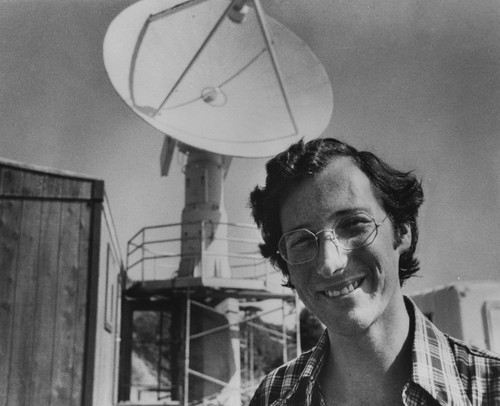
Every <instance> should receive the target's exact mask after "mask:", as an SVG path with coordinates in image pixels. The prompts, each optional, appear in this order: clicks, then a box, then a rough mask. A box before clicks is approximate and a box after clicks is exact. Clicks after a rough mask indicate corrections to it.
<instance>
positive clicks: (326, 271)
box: [316, 234, 347, 278]
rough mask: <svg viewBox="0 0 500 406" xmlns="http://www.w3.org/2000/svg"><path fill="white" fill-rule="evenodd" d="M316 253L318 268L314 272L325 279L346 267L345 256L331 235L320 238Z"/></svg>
mask: <svg viewBox="0 0 500 406" xmlns="http://www.w3.org/2000/svg"><path fill="white" fill-rule="evenodd" d="M318 243H319V251H318V258H317V260H318V267H317V269H316V272H317V273H318V274H319V275H321V276H323V277H325V278H327V277H330V276H332V275H333V274H334V273H335V272H338V271H340V270H342V269H344V268H345V266H346V265H347V254H346V252H345V250H343V249H342V248H340V247H339V246H338V245H337V244H336V242H335V240H334V238H333V236H332V235H331V234H325V235H324V238H320V239H319V241H318Z"/></svg>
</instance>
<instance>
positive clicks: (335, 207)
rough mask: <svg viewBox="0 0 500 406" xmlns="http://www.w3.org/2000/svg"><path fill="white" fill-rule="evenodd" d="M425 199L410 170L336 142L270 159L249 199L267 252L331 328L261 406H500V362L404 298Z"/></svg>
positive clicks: (273, 383)
mask: <svg viewBox="0 0 500 406" xmlns="http://www.w3.org/2000/svg"><path fill="white" fill-rule="evenodd" d="M422 202H423V192H422V187H421V185H420V182H419V181H418V180H417V179H416V178H415V176H414V175H413V174H412V173H411V172H401V171H398V170H396V169H394V168H392V167H391V166H389V165H387V164H386V163H384V162H383V161H381V160H380V159H379V158H377V157H376V156H375V155H374V154H372V153H370V152H365V151H357V150H356V149H355V148H353V147H351V146H349V145H347V144H345V143H342V142H340V141H338V140H335V139H331V138H324V139H316V140H313V141H310V142H308V143H307V144H304V143H303V142H302V141H300V142H298V143H297V144H294V145H292V146H291V147H290V148H289V149H288V150H287V151H285V152H283V153H281V154H279V155H277V156H276V157H275V158H273V159H272V160H270V161H269V162H268V164H267V179H266V185H265V187H263V188H260V187H256V188H255V190H254V191H253V192H252V194H251V196H250V203H251V207H252V214H253V217H254V219H255V221H256V223H257V225H258V226H259V227H260V229H261V231H262V235H263V239H264V243H263V244H262V245H261V247H260V248H261V252H262V254H263V256H264V257H266V258H269V260H270V261H271V263H272V264H273V265H274V266H275V267H277V268H278V269H280V270H281V271H282V273H283V275H284V276H285V278H286V285H287V286H289V287H290V288H292V289H296V291H297V293H298V295H299V297H300V298H301V300H302V301H303V302H304V304H305V305H306V307H307V308H308V309H309V310H311V311H312V312H313V313H314V314H315V315H316V317H318V319H319V320H320V321H321V322H322V323H323V324H324V325H325V326H326V330H325V332H324V334H323V336H322V337H321V338H320V340H319V342H318V344H317V346H316V347H315V348H313V349H312V350H310V351H308V352H306V353H304V354H302V355H301V356H300V357H298V358H297V359H295V360H293V361H291V362H289V363H287V364H285V365H283V366H281V367H279V368H278V369H276V370H275V371H273V372H271V373H270V374H269V375H268V376H266V377H265V378H264V380H263V381H262V383H261V385H260V386H259V388H258V389H257V391H256V393H255V395H254V397H253V399H252V401H251V403H250V404H251V406H258V405H259V406H264V405H265V406H269V405H273V406H278V405H301V406H302V405H319V406H322V405H402V404H404V405H500V357H499V356H498V355H495V354H492V353H489V352H486V351H482V350H478V349H476V348H471V347H469V346H467V345H465V344H464V343H462V342H460V341H458V340H456V339H453V338H451V337H448V336H446V335H445V334H443V333H442V332H440V331H439V330H438V329H437V328H436V327H435V326H434V325H433V324H432V323H431V322H430V321H429V320H427V319H426V318H425V317H424V316H423V315H422V313H421V312H420V311H419V310H418V309H417V308H416V307H415V305H414V304H413V303H412V302H411V300H409V299H408V298H406V297H404V296H403V293H402V290H401V286H402V285H403V282H404V280H405V279H407V278H409V277H411V276H412V275H413V274H415V273H416V272H417V271H418V270H419V263H418V260H417V259H416V258H415V256H414V253H415V248H416V244H417V240H418V227H417V222H416V219H417V215H418V210H419V207H420V205H421V204H422Z"/></svg>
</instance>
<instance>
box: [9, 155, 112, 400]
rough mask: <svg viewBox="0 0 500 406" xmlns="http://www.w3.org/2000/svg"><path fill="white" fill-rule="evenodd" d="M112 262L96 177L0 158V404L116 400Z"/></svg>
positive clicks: (106, 217) (105, 212)
mask: <svg viewBox="0 0 500 406" xmlns="http://www.w3.org/2000/svg"><path fill="white" fill-rule="evenodd" d="M121 271H122V260H121V256H120V251H119V248H118V244H117V239H116V236H115V232H114V228H113V226H112V220H111V216H110V212H109V206H108V204H107V202H106V199H105V193H104V182H103V181H102V180H98V179H93V178H89V177H85V176H80V175H75V174H71V173H66V172H61V171H55V170H48V169H45V168H39V167H33V166H30V165H25V164H20V163H16V162H12V161H7V160H0V279H1V283H0V326H1V327H0V370H1V371H2V373H1V374H0V406H11V405H16V406H25V405H26V406H28V405H29V406H31V405H33V406H40V405H51V406H55V405H61V406H62V405H64V406H68V405H74V406H80V405H81V406H90V405H99V406H107V405H112V404H114V403H115V402H116V393H117V391H116V382H117V365H118V360H117V356H118V351H117V343H118V337H119V320H120V315H119V311H120V306H119V300H120V298H119V296H120V291H121V289H120V288H119V284H120V275H121Z"/></svg>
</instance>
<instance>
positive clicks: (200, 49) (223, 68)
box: [104, 0, 333, 157]
mask: <svg viewBox="0 0 500 406" xmlns="http://www.w3.org/2000/svg"><path fill="white" fill-rule="evenodd" d="M104 64H105V66H106V70H107V72H108V74H109V77H110V79H111V82H112V84H113V86H114V87H115V88H116V90H117V92H118V93H119V95H120V96H121V98H122V99H123V100H124V101H125V102H126V103H127V104H128V105H129V106H130V107H131V108H132V110H133V111H134V112H135V113H137V114H138V115H139V116H140V117H142V118H143V119H144V120H145V121H147V122H148V123H149V124H151V125H152V126H154V127H155V128H157V129H158V130H160V131H161V132H162V133H164V134H167V135H169V136H171V137H173V138H175V139H176V140H178V141H181V142H182V143H184V144H187V145H190V146H193V147H196V148H199V149H203V150H207V151H210V152H214V153H218V154H223V155H231V156H240V157H267V156H271V155H274V154H276V153H278V152H280V151H282V150H283V149H285V148H286V147H288V146H289V145H290V144H291V143H292V142H295V141H297V140H298V139H299V138H301V137H304V138H306V139H310V138H315V137H317V136H319V135H321V133H322V132H323V131H324V129H325V128H326V126H327V125H328V124H329V122H330V118H331V114H332V110H333V96H332V91H331V85H330V82H329V80H328V76H327V74H326V72H325V70H324V68H323V66H322V65H321V63H320V62H319V60H318V59H317V58H316V56H315V55H314V54H313V52H312V51H311V50H310V48H309V47H308V46H307V45H306V44H305V43H304V42H303V41H302V40H301V39H300V38H299V37H297V36H296V35H295V34H293V33H292V32H291V31H290V30H288V29H287V28H285V27H284V26H283V25H282V24H280V23H278V22H277V21H275V20H273V19H272V18H270V17H267V16H264V12H263V10H262V8H261V5H260V3H259V0H249V1H244V0H233V1H228V0H188V1H182V0H143V1H140V2H138V3H135V4H133V5H132V6H130V7H128V8H127V9H125V10H124V11H122V12H121V13H120V14H119V15H118V16H117V17H116V18H115V19H114V20H113V22H112V23H111V25H110V26H109V28H108V31H107V33H106V37H105V40H104Z"/></svg>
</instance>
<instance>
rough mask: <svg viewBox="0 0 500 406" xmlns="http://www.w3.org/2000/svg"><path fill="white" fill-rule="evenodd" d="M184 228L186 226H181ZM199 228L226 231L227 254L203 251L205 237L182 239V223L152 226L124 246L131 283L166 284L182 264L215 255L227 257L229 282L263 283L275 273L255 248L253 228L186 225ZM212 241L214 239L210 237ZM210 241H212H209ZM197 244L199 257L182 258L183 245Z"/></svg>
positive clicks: (256, 236) (256, 237) (257, 239)
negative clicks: (225, 229) (258, 280)
mask: <svg viewBox="0 0 500 406" xmlns="http://www.w3.org/2000/svg"><path fill="white" fill-rule="evenodd" d="M184 225H186V224H184ZM189 225H199V227H200V230H205V229H207V228H208V227H211V228H214V227H218V226H223V227H226V228H227V230H228V232H227V238H225V237H224V239H220V238H219V241H224V242H225V243H226V244H227V247H228V250H227V252H217V253H214V252H210V251H207V250H206V249H205V245H206V237H205V236H203V235H201V234H203V233H200V235H199V236H196V237H184V238H183V237H182V226H183V224H182V223H173V224H163V225H155V226H150V227H144V228H142V229H141V230H139V231H138V232H137V233H136V234H135V235H134V236H133V237H132V238H131V239H130V240H129V241H128V243H127V258H126V260H127V261H126V269H127V277H128V280H129V281H130V282H132V283H133V282H144V281H153V280H166V279H173V278H175V277H177V276H178V275H177V272H178V270H179V264H180V262H181V260H185V259H193V260H195V261H200V263H203V262H204V261H203V260H204V258H205V259H206V258H207V257H209V256H213V255H217V256H219V257H220V256H224V257H227V260H228V262H229V267H230V270H231V275H230V276H229V277H230V278H231V279H264V280H268V278H269V277H270V275H272V276H273V278H274V279H276V276H277V272H275V271H274V270H273V269H272V267H271V266H270V265H269V263H268V261H267V260H265V259H264V258H262V256H261V254H260V252H259V248H258V244H259V243H260V242H261V238H260V234H259V231H258V229H257V228H256V227H255V226H254V225H250V224H241V223H217V224H214V223H213V222H207V221H200V222H194V223H189ZM212 238H217V237H215V236H212ZM211 241H213V240H211ZM186 242H189V244H191V245H192V244H193V243H194V244H199V250H198V252H199V253H196V254H182V244H183V243H186Z"/></svg>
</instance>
